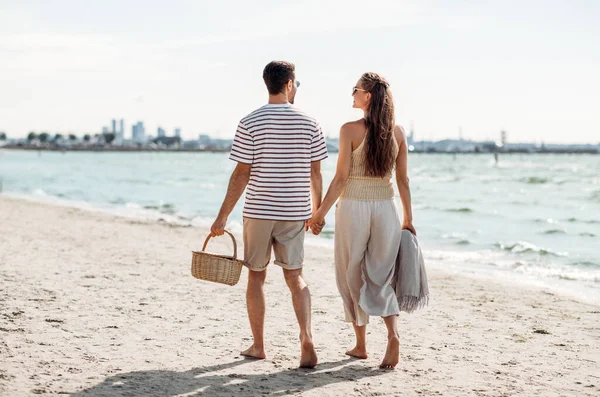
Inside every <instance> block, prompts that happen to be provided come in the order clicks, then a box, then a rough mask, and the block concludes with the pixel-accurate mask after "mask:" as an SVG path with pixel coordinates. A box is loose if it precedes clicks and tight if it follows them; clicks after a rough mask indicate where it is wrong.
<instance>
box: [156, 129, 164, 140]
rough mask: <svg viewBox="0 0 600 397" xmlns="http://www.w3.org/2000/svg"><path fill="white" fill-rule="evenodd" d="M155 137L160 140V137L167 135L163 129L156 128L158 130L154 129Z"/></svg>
mask: <svg viewBox="0 0 600 397" xmlns="http://www.w3.org/2000/svg"><path fill="white" fill-rule="evenodd" d="M156 136H157V137H158V138H162V137H164V136H167V134H166V132H165V130H164V128H162V127H158V128H157V129H156Z"/></svg>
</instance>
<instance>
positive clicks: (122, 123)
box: [117, 119, 125, 142]
mask: <svg viewBox="0 0 600 397" xmlns="http://www.w3.org/2000/svg"><path fill="white" fill-rule="evenodd" d="M117 139H118V140H119V141H120V142H123V140H124V139H125V120H123V119H121V120H120V121H119V133H118V134H117Z"/></svg>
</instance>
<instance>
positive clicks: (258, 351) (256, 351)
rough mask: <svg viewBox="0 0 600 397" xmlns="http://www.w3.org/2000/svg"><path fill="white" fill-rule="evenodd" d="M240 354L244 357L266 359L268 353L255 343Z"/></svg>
mask: <svg viewBox="0 0 600 397" xmlns="http://www.w3.org/2000/svg"><path fill="white" fill-rule="evenodd" d="M240 354H241V355H242V356H244V357H250V358H256V359H258V360H264V359H265V358H267V355H266V354H265V349H264V348H262V347H261V348H258V347H256V346H254V345H252V346H250V347H249V348H248V349H246V350H244V351H243V352H241V353H240Z"/></svg>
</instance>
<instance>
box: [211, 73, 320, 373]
mask: <svg viewBox="0 0 600 397" xmlns="http://www.w3.org/2000/svg"><path fill="white" fill-rule="evenodd" d="M263 79H264V81H265V84H266V86H267V89H268V91H269V102H268V104H266V105H265V106H263V107H261V108H259V109H257V110H255V111H254V112H252V113H250V114H249V115H248V116H246V117H244V118H243V119H242V120H241V121H240V123H239V125H238V128H237V132H236V134H235V138H234V140H233V146H232V148H231V154H230V156H229V158H230V159H231V160H234V161H237V163H238V164H237V166H236V168H235V170H234V171H233V173H232V175H231V179H230V181H229V187H228V189H227V195H226V196H225V200H224V201H223V205H222V206H221V210H220V211H219V214H218V216H217V219H216V220H215V222H214V224H213V225H212V227H211V235H213V236H220V235H222V234H223V232H224V228H225V224H226V223H227V218H228V217H229V214H230V213H231V211H232V210H233V208H234V207H235V204H236V203H237V201H238V200H239V198H240V196H241V195H242V193H243V191H244V189H245V188H246V186H248V191H247V192H246V202H245V205H244V211H243V215H244V261H245V262H246V263H247V264H248V267H249V269H250V270H249V274H248V289H247V291H246V304H247V308H248V317H249V319H250V328H251V329H252V336H253V338H254V343H253V344H252V346H250V348H248V349H247V350H245V351H243V352H242V355H244V356H247V357H253V358H258V359H264V358H265V357H266V355H265V350H264V340H263V331H264V322H265V297H264V292H263V286H264V283H265V277H266V268H267V265H268V264H269V262H270V260H271V250H273V251H274V253H275V262H274V263H275V264H276V265H279V266H281V267H282V268H283V275H284V277H285V281H286V283H287V285H288V287H289V289H290V292H291V294H292V303H293V306H294V311H295V312H296V318H297V319H298V324H299V325H300V344H301V352H302V353H301V358H300V367H303V368H313V367H315V366H316V365H317V354H316V352H315V348H314V344H313V338H312V331H311V302H310V291H309V290H308V287H307V286H306V283H305V282H304V279H303V278H302V266H303V261H304V232H305V230H308V229H305V225H306V221H307V220H308V219H310V218H311V215H312V212H314V211H316V210H317V208H318V207H319V206H320V205H321V196H322V191H323V182H322V178H321V160H324V159H326V158H327V147H326V145H325V138H324V137H323V132H322V131H321V127H320V126H319V124H318V123H317V122H316V121H315V119H313V118H311V117H309V116H307V115H306V114H305V113H303V112H301V111H300V110H298V109H296V108H295V107H293V106H292V104H293V103H294V97H295V96H296V91H297V89H298V87H299V86H300V83H299V82H298V81H296V76H295V67H294V65H293V64H292V63H289V62H271V63H269V64H268V65H267V66H266V67H265V69H264V71H263ZM311 192H312V211H311ZM321 227H322V225H320V226H316V228H319V230H318V232H320V228H321ZM314 231H315V232H317V230H314Z"/></svg>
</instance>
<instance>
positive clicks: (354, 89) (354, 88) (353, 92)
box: [352, 87, 368, 95]
mask: <svg viewBox="0 0 600 397" xmlns="http://www.w3.org/2000/svg"><path fill="white" fill-rule="evenodd" d="M356 91H362V92H368V91H367V90H363V89H362V88H358V87H352V95H355V94H356Z"/></svg>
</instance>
